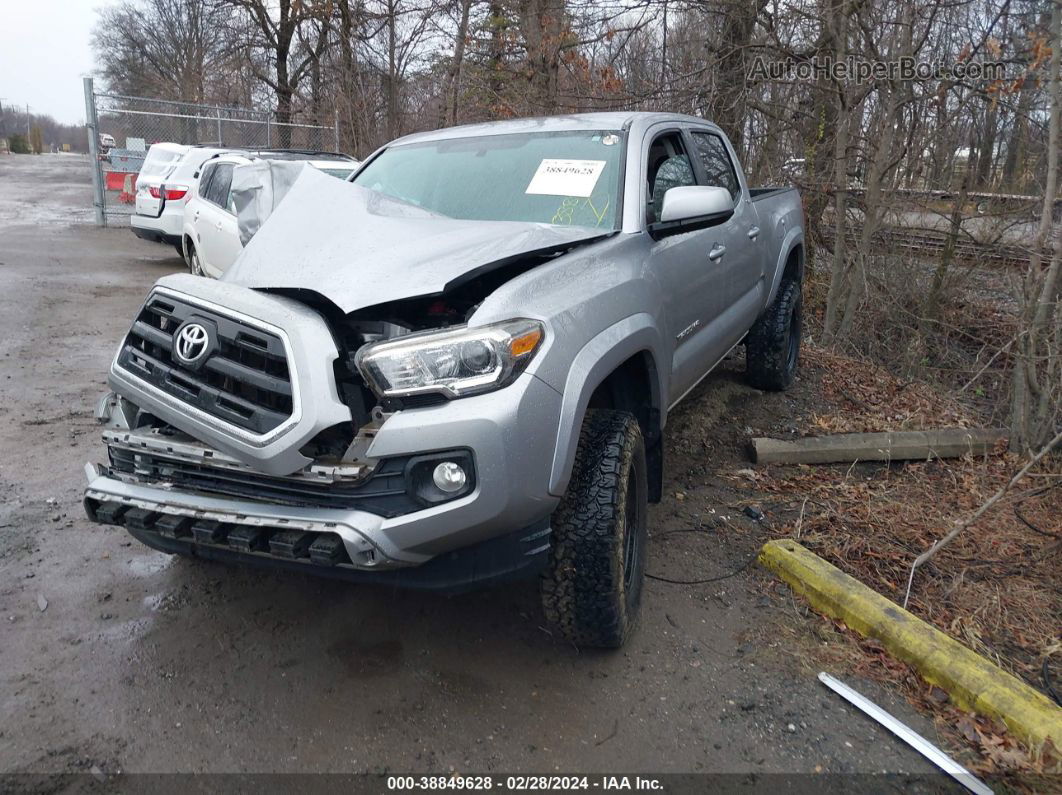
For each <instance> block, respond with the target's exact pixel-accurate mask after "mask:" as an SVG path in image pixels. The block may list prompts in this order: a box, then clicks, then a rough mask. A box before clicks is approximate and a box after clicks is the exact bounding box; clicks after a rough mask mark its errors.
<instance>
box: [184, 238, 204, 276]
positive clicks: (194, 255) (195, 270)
mask: <svg viewBox="0 0 1062 795" xmlns="http://www.w3.org/2000/svg"><path fill="white" fill-rule="evenodd" d="M188 272H189V273H191V274H192V275H193V276H206V274H205V273H204V272H203V266H202V264H201V263H200V262H199V252H198V251H196V250H195V246H194V245H193V244H192V243H189V244H188Z"/></svg>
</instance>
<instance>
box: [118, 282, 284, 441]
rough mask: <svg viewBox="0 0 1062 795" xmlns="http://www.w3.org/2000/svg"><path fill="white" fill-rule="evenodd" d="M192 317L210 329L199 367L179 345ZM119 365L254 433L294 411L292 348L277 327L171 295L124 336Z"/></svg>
mask: <svg viewBox="0 0 1062 795" xmlns="http://www.w3.org/2000/svg"><path fill="white" fill-rule="evenodd" d="M192 320H194V321H196V322H197V323H200V324H201V325H203V326H204V327H205V328H207V329H208V332H209V334H210V336H211V340H210V348H209V352H208V353H207V354H206V357H205V358H204V359H203V360H202V361H200V362H196V364H195V366H194V367H191V366H187V365H184V364H182V363H181V362H180V361H179V360H178V359H177V358H176V356H175V355H174V351H173V336H174V334H175V333H176V332H177V331H178V329H179V328H180V327H181V326H182V325H183V324H184V323H185V322H187V321H192ZM118 366H119V367H121V368H122V369H123V370H126V371H127V372H129V373H132V374H133V375H135V376H137V377H138V378H140V379H142V380H144V381H146V382H147V383H149V384H151V385H152V386H154V387H156V388H157V389H159V390H161V391H163V392H165V393H166V394H168V395H171V396H173V397H175V398H177V399H179V400H181V401H183V402H185V403H188V404H190V405H192V406H194V407H196V408H198V409H200V410H201V411H204V412H206V413H207V414H209V415H210V416H212V417H216V418H217V419H219V420H223V421H224V422H227V423H230V424H232V425H235V426H237V427H239V428H242V429H244V430H247V431H251V432H252V433H255V434H264V433H268V432H269V431H271V430H273V429H274V428H276V427H278V426H279V425H280V424H281V423H283V422H284V421H285V420H287V419H288V418H289V417H290V416H291V414H292V410H293V404H292V385H291V377H290V375H289V372H288V361H287V354H286V352H285V350H284V343H283V342H282V341H281V339H280V338H279V337H278V336H277V335H275V334H271V333H269V332H267V331H263V330H261V329H259V328H257V327H255V326H251V325H249V324H247V323H243V322H241V321H239V320H235V319H234V318H231V317H227V316H225V315H222V314H219V313H216V312H212V311H210V310H207V309H203V308H202V307H198V306H195V305H194V304H188V303H184V302H183V301H180V300H177V299H175V298H171V297H169V296H163V295H155V296H153V297H152V298H150V299H149V300H148V302H147V304H146V305H145V306H144V308H143V309H142V310H141V312H140V314H139V315H138V316H137V319H136V321H135V322H134V323H133V327H132V328H131V329H130V330H129V334H128V335H127V336H126V338H125V342H124V343H123V344H122V349H121V351H120V352H119V354H118Z"/></svg>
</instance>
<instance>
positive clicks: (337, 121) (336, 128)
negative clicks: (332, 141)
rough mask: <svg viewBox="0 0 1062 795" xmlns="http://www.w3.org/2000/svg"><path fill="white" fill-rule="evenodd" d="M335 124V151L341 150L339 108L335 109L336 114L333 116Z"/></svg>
mask: <svg viewBox="0 0 1062 795" xmlns="http://www.w3.org/2000/svg"><path fill="white" fill-rule="evenodd" d="M333 124H334V126H335V130H336V148H335V151H336V152H338V151H339V108H336V109H335V116H333Z"/></svg>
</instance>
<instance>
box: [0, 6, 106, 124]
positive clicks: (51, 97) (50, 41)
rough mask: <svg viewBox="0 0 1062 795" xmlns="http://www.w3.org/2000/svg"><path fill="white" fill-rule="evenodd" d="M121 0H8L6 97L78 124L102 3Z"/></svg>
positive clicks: (0, 80) (3, 67)
mask: <svg viewBox="0 0 1062 795" xmlns="http://www.w3.org/2000/svg"><path fill="white" fill-rule="evenodd" d="M115 2H116V0H4V2H3V3H2V5H3V12H2V14H0V97H2V98H3V99H2V100H0V101H2V102H3V103H4V107H7V106H8V105H9V104H13V105H18V106H19V107H20V108H23V109H24V108H25V106H26V103H27V102H28V103H29V105H30V111H31V112H33V113H47V114H49V115H50V116H54V117H55V118H56V120H58V121H61V122H65V123H67V124H76V123H79V122H82V121H84V119H85V95H84V92H83V90H82V87H81V78H82V77H84V76H88V75H89V74H91V72H92V69H93V67H94V63H93V59H92V47H91V46H90V43H89V39H90V36H91V33H92V26H93V24H95V21H96V9H97V8H102V7H105V6H109V5H113V4H114V3H115Z"/></svg>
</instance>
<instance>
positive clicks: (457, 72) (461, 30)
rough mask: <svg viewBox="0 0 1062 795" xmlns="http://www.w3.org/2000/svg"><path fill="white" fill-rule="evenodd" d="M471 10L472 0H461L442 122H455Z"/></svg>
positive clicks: (451, 123) (448, 123)
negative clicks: (459, 17)
mask: <svg viewBox="0 0 1062 795" xmlns="http://www.w3.org/2000/svg"><path fill="white" fill-rule="evenodd" d="M471 10H472V0H461V19H460V20H459V21H458V23H457V38H456V39H455V40H454V57H453V61H452V62H451V64H450V73H449V74H448V75H447V77H448V83H449V91H448V92H447V95H446V110H445V113H444V115H443V124H445V125H449V126H453V125H454V124H457V104H458V100H459V99H460V96H461V66H462V64H463V62H464V59H465V42H466V40H467V39H468V16H469V14H470V13H471Z"/></svg>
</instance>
